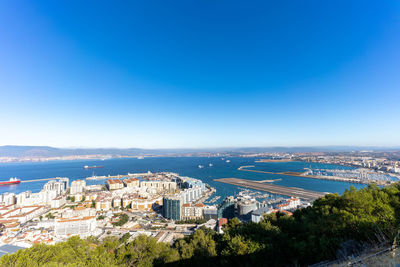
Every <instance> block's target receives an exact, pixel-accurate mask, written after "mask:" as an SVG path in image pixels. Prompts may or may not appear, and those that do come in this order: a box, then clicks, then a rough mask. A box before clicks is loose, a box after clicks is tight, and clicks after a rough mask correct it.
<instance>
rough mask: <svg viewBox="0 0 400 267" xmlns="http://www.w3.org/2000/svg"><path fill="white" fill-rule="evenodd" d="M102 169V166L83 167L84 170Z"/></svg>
mask: <svg viewBox="0 0 400 267" xmlns="http://www.w3.org/2000/svg"><path fill="white" fill-rule="evenodd" d="M103 167H104V166H88V165H85V166H83V168H84V169H97V168H103Z"/></svg>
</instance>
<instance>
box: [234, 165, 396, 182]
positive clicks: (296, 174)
mask: <svg viewBox="0 0 400 267" xmlns="http://www.w3.org/2000/svg"><path fill="white" fill-rule="evenodd" d="M248 168H254V166H253V165H249V166H241V167H239V168H238V171H245V172H256V173H266V174H275V175H285V176H292V177H301V178H310V179H318V180H330V181H337V182H346V183H354V184H371V183H376V184H377V185H383V186H384V185H388V184H390V183H392V181H378V180H360V179H357V178H346V177H337V176H328V175H324V176H322V175H319V176H318V175H307V174H304V173H302V172H290V171H287V172H268V171H259V170H251V169H248Z"/></svg>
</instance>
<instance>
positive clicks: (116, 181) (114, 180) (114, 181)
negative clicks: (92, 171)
mask: <svg viewBox="0 0 400 267" xmlns="http://www.w3.org/2000/svg"><path fill="white" fill-rule="evenodd" d="M107 183H109V184H122V182H121V180H118V179H108V180H107Z"/></svg>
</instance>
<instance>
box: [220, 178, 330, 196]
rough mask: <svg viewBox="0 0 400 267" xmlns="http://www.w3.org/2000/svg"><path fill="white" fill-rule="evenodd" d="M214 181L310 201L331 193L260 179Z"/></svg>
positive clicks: (223, 179)
mask: <svg viewBox="0 0 400 267" xmlns="http://www.w3.org/2000/svg"><path fill="white" fill-rule="evenodd" d="M214 181H216V182H220V183H226V184H232V185H236V186H241V187H246V188H251V189H256V190H260V191H265V192H268V193H271V194H278V195H284V196H292V197H298V198H301V199H303V200H305V201H309V202H311V201H314V200H315V199H317V198H320V197H323V196H325V195H326V194H329V193H322V192H317V191H311V190H305V189H302V188H298V187H287V186H281V185H273V184H265V183H262V182H260V181H254V180H245V179H239V178H222V179H214Z"/></svg>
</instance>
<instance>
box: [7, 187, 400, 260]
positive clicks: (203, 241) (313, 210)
mask: <svg viewBox="0 0 400 267" xmlns="http://www.w3.org/2000/svg"><path fill="white" fill-rule="evenodd" d="M399 225H400V184H394V185H391V186H389V187H386V188H382V189H380V188H378V187H376V186H374V185H371V186H368V187H366V188H364V189H360V190H356V189H355V188H353V187H352V188H350V189H349V190H347V191H346V192H345V193H344V194H343V195H342V196H339V195H337V194H329V195H326V196H325V197H323V198H320V199H318V200H316V201H315V202H314V204H313V206H312V207H308V208H305V209H301V210H297V211H296V212H294V214H293V216H287V215H283V214H279V213H278V214H272V215H268V216H267V217H265V219H264V220H263V221H261V222H260V223H242V222H240V221H239V220H238V219H232V220H230V221H229V222H228V224H227V225H226V227H225V229H224V231H225V233H224V234H223V235H220V234H217V233H216V232H214V231H212V230H208V229H205V228H202V229H200V230H197V231H196V232H195V233H194V234H193V235H191V236H187V237H185V238H182V239H179V240H177V241H176V242H175V243H174V244H173V245H172V246H169V245H167V244H162V243H157V242H156V240H155V239H154V238H151V237H146V236H139V237H137V238H135V239H134V240H133V241H131V242H129V239H130V238H129V235H125V236H124V237H123V238H121V239H117V238H106V239H105V240H103V241H102V242H99V241H98V240H97V239H95V238H90V239H87V240H81V239H79V238H78V237H73V238H70V239H69V240H68V241H67V242H64V243H60V244H57V245H54V246H48V245H35V246H33V247H32V248H30V249H26V250H21V251H18V252H17V253H15V254H12V255H6V256H3V257H2V258H1V259H0V265H1V266H39V265H40V266H43V265H44V266H100V265H104V266H151V265H171V266H179V265H180V266H187V265H192V266H204V265H207V264H209V265H210V266H224V265H232V266H238V265H242V266H252V265H254V266H260V265H262V266H265V265H268V266H282V265H287V266H292V265H300V266H304V265H307V264H312V263H316V262H320V261H323V260H330V259H335V258H338V257H339V258H340V257H346V256H348V255H350V254H352V253H356V252H358V251H361V250H363V249H365V248H368V247H370V246H373V245H376V244H382V243H385V242H386V243H387V244H390V242H392V241H393V239H394V237H395V236H396V235H397V233H398V230H399Z"/></svg>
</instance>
